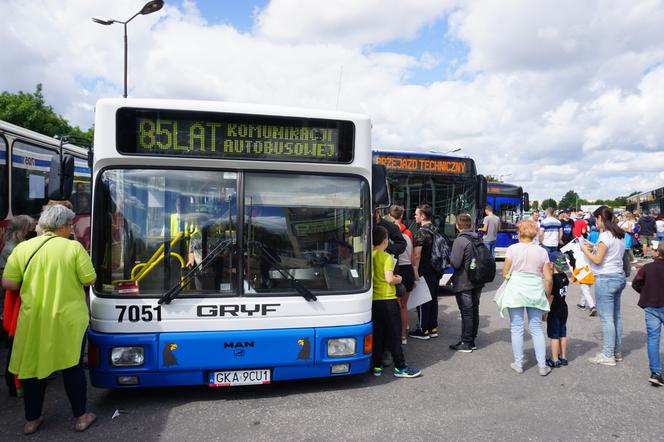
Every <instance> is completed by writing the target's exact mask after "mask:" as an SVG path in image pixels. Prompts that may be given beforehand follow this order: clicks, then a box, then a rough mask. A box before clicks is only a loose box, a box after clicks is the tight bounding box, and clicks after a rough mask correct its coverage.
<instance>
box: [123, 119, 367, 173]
mask: <svg viewBox="0 0 664 442" xmlns="http://www.w3.org/2000/svg"><path fill="white" fill-rule="evenodd" d="M354 132H355V126H354V124H353V123H352V122H350V121H337V120H320V119H310V118H292V117H271V116H262V115H259V116H250V115H239V114H221V113H208V112H185V111H155V110H142V109H126V108H125V109H120V110H119V111H118V115H117V142H118V144H117V147H118V150H119V151H120V152H122V153H127V154H138V155H158V156H179V157H208V158H220V159H238V160H261V161H299V162H322V163H349V162H350V161H351V160H352V158H353V138H354Z"/></svg>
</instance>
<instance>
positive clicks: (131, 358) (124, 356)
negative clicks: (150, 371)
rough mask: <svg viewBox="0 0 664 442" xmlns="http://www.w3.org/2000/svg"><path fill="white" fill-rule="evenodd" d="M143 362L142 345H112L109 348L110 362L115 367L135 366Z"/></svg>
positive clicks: (143, 352)
mask: <svg viewBox="0 0 664 442" xmlns="http://www.w3.org/2000/svg"><path fill="white" fill-rule="evenodd" d="M143 362H145V349H144V348H143V347H113V348H111V364H112V365H113V366H115V367H136V366H138V365H143Z"/></svg>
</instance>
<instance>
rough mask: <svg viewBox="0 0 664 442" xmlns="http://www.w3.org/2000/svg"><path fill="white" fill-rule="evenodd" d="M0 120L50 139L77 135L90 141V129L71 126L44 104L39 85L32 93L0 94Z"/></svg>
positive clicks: (91, 132) (91, 131)
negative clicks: (57, 136) (85, 129)
mask: <svg viewBox="0 0 664 442" xmlns="http://www.w3.org/2000/svg"><path fill="white" fill-rule="evenodd" d="M0 120H4V121H7V122H9V123H12V124H16V125H17V126H21V127H24V128H26V129H30V130H34V131H35V132H39V133H41V134H44V135H48V136H50V137H54V136H56V135H77V136H80V137H86V138H89V139H90V140H92V134H93V130H92V129H88V130H87V131H85V132H84V131H82V130H81V129H80V128H79V127H78V126H71V125H70V124H69V122H68V121H67V120H65V119H64V118H63V117H62V116H60V115H58V114H57V113H55V111H54V110H53V108H52V107H51V106H49V105H47V104H46V102H45V101H44V95H43V94H42V85H41V83H39V84H37V87H36V88H35V92H34V93H26V92H22V91H19V92H18V93H16V94H10V93H9V92H3V93H2V94H0Z"/></svg>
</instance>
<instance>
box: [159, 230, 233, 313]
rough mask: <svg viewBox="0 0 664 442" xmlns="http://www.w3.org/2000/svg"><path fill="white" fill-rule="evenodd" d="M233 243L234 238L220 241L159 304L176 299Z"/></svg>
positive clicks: (168, 302) (160, 299)
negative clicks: (195, 277) (198, 274)
mask: <svg viewBox="0 0 664 442" xmlns="http://www.w3.org/2000/svg"><path fill="white" fill-rule="evenodd" d="M231 244H233V240H231V239H227V240H225V241H222V242H220V243H219V244H217V245H216V246H214V248H213V249H212V250H210V252H209V253H208V254H207V255H206V256H205V258H203V259H202V260H201V262H200V263H198V264H197V265H195V266H194V267H192V268H191V270H189V271H188V272H187V273H185V275H184V276H183V277H182V281H179V282H178V283H177V284H175V285H174V286H173V287H171V288H170V289H169V290H168V291H167V292H166V293H165V294H164V296H162V297H161V298H159V301H158V303H159V304H170V303H171V301H172V300H173V299H175V298H176V297H177V296H178V295H179V294H180V293H181V292H182V290H184V288H185V287H186V286H187V285H189V283H190V282H191V280H192V279H193V278H194V276H196V274H197V273H199V272H200V271H202V270H204V269H205V268H206V267H207V266H208V265H209V264H210V263H211V262H212V259H213V258H214V257H216V256H217V255H218V254H220V253H222V252H224V251H225V250H226V249H227V248H228V247H230V246H231Z"/></svg>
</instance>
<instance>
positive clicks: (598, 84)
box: [0, 0, 664, 201]
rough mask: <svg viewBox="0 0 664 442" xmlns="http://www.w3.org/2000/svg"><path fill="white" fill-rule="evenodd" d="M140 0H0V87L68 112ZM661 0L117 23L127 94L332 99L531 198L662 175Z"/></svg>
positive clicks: (609, 191) (376, 134) (85, 94)
mask: <svg viewBox="0 0 664 442" xmlns="http://www.w3.org/2000/svg"><path fill="white" fill-rule="evenodd" d="M144 3H145V2H144V1H142V0H140V1H139V0H115V1H113V2H109V1H101V0H31V1H29V2H25V1H23V0H0V16H2V17H5V18H6V17H11V20H6V19H5V20H3V25H2V26H0V47H1V48H2V50H0V65H1V66H2V69H1V70H0V91H8V92H12V93H15V92H18V91H25V92H33V91H34V90H35V85H36V84H37V83H42V84H43V87H44V89H43V94H44V96H45V99H46V101H47V103H48V104H50V105H52V106H53V108H54V109H55V111H56V112H57V113H59V114H61V115H62V116H63V117H65V118H66V119H68V120H69V121H70V122H72V123H73V124H75V125H78V126H80V127H81V128H82V129H87V128H88V127H90V126H91V125H92V124H93V120H94V105H95V102H96V100H98V99H99V98H104V97H120V96H121V95H122V91H123V77H122V72H123V27H122V25H120V24H114V25H111V26H102V25H99V24H96V23H94V22H92V20H91V17H106V18H113V19H117V20H126V19H128V18H129V17H131V16H132V15H133V14H135V13H136V12H137V11H139V10H140V9H141V8H142V6H143V4H144ZM662 23H664V0H584V1H578V0H551V1H549V0H468V1H466V0H409V1H401V0H329V1H316V0H271V1H270V0H260V1H249V0H247V1H245V0H216V1H215V0H166V5H165V6H164V8H163V9H162V10H161V11H158V12H156V13H154V14H150V15H146V16H140V15H139V16H137V17H136V18H135V19H134V20H133V21H132V22H130V23H129V25H128V27H127V28H128V39H129V57H128V72H129V74H128V76H129V79H128V84H129V97H141V98H145V97H154V98H183V99H204V100H226V101H236V102H248V103H265V104H277V105H286V106H298V107H306V108H316V109H328V110H329V109H332V110H334V109H338V110H340V111H349V112H359V113H363V114H367V115H369V116H370V118H371V120H372V123H373V131H372V144H373V146H374V147H380V148H383V149H408V150H422V151H427V150H429V149H432V148H433V149H437V150H440V151H447V150H451V149H455V148H461V149H462V150H461V151H459V152H457V153H454V155H460V156H469V157H471V158H473V159H475V161H476V164H477V168H478V171H479V172H480V173H482V174H485V175H494V176H498V175H502V179H503V180H504V181H506V182H511V183H514V184H518V185H521V186H522V187H523V188H524V189H525V190H526V191H528V192H529V193H530V198H531V200H540V201H541V200H542V199H544V198H548V197H553V198H554V199H560V198H561V197H562V196H563V194H564V193H565V192H566V191H568V190H570V189H574V190H575V191H577V192H578V193H579V194H580V195H581V197H582V198H587V199H596V198H612V197H616V196H620V195H626V194H629V193H631V192H633V191H642V190H649V189H652V188H655V187H660V186H664V151H663V150H664V149H663V146H664V118H663V116H664V26H663V25H662Z"/></svg>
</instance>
